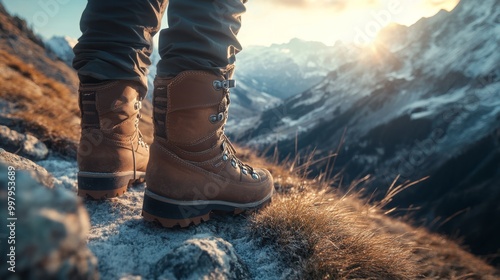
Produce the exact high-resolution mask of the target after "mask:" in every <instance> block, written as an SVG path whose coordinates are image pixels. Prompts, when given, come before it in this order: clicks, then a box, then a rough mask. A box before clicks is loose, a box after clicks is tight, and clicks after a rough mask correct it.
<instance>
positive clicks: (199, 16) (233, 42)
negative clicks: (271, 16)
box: [157, 0, 245, 77]
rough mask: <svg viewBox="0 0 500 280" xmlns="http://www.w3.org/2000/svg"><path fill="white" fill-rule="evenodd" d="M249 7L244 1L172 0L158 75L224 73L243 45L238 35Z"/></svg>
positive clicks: (161, 44)
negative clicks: (191, 71)
mask: <svg viewBox="0 0 500 280" xmlns="http://www.w3.org/2000/svg"><path fill="white" fill-rule="evenodd" d="M244 12H245V6H244V5H243V3H242V1H241V0H225V1H221V0H216V1H192V0H171V1H170V4H169V7H168V11H167V17H168V25H169V28H167V29H164V30H162V31H161V32H160V48H159V51H160V56H161V61H160V62H159V63H158V70H157V71H158V72H157V73H158V74H157V75H158V76H160V77H173V76H175V75H177V74H178V73H180V72H182V71H185V70H208V71H211V72H214V73H220V72H219V69H225V68H226V67H227V65H231V64H233V63H234V61H235V55H236V53H238V52H239V51H240V50H241V49H242V48H241V45H240V43H239V42H238V39H237V38H236V35H237V34H238V31H239V30H240V27H241V15H242V14H243V13H244Z"/></svg>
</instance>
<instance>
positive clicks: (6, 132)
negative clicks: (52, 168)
mask: <svg viewBox="0 0 500 280" xmlns="http://www.w3.org/2000/svg"><path fill="white" fill-rule="evenodd" d="M0 146H2V147H3V148H4V149H6V150H7V151H9V152H12V153H16V154H19V155H21V156H24V157H27V158H29V159H31V160H42V159H45V158H47V156H48V154H49V149H47V146H45V144H44V143H42V142H41V141H40V140H38V139H37V138H36V137H34V136H33V135H30V134H22V133H19V132H17V131H15V130H11V129H10V128H8V127H6V126H3V125H0Z"/></svg>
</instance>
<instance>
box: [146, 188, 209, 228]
mask: <svg viewBox="0 0 500 280" xmlns="http://www.w3.org/2000/svg"><path fill="white" fill-rule="evenodd" d="M153 196H157V195H155V194H152V193H151V192H149V191H148V190H146V192H145V193H144V203H143V208H142V216H143V217H144V219H145V220H146V221H148V222H155V221H156V222H159V223H160V224H161V225H162V226H163V227H166V228H173V227H175V226H180V227H181V228H185V227H188V226H190V225H191V224H194V225H198V224H200V223H201V222H202V221H208V220H209V219H210V212H211V211H212V207H210V205H209V204H197V205H182V204H180V201H179V204H178V203H176V202H175V200H171V201H170V200H169V201H166V200H167V199H162V200H159V199H155V198H154V197H153Z"/></svg>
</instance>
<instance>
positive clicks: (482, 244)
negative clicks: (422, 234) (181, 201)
mask: <svg viewBox="0 0 500 280" xmlns="http://www.w3.org/2000/svg"><path fill="white" fill-rule="evenodd" d="M499 10H500V9H499V5H498V1H496V0H487V1H481V3H480V4H478V3H477V2H476V1H470V0H462V1H461V2H460V3H459V5H458V6H457V7H456V8H455V9H454V10H453V11H451V12H449V13H448V12H445V11H441V12H439V13H438V14H436V15H435V16H434V17H431V18H428V19H422V20H420V21H419V22H417V23H416V24H414V25H413V26H410V27H408V28H405V27H402V26H397V25H393V26H390V27H389V29H387V30H385V31H383V32H382V33H381V35H380V37H379V38H378V40H377V42H376V45H373V46H371V47H367V48H366V49H365V50H364V53H363V55H362V56H361V57H360V59H359V60H357V61H355V62H351V63H347V64H344V65H342V66H340V67H339V68H338V69H337V70H335V71H333V72H331V73H330V74H329V76H328V77H327V78H326V79H324V80H323V81H322V82H320V83H319V84H318V85H316V86H314V87H313V88H312V89H310V90H307V91H305V92H303V93H301V94H299V95H297V96H294V97H291V98H289V99H287V100H286V101H285V102H284V103H283V104H282V105H281V106H279V107H277V108H274V109H272V110H268V111H265V112H263V114H262V118H261V119H260V120H259V121H257V122H256V125H255V127H254V128H253V129H250V130H248V131H247V132H246V133H245V134H244V135H245V138H244V139H247V141H248V143H250V144H251V145H254V146H256V147H268V146H269V145H274V144H276V145H277V146H278V148H279V151H280V154H281V155H282V157H286V156H287V155H289V154H291V155H292V156H293V155H294V154H295V151H296V150H298V151H299V152H300V153H301V154H302V155H304V154H306V153H308V151H312V150H314V151H315V154H316V155H317V157H323V156H325V154H327V153H329V152H330V151H334V150H336V147H337V145H338V143H339V142H341V141H343V143H344V145H343V147H342V149H341V150H340V155H339V156H338V157H337V158H336V166H337V168H336V169H335V170H334V171H331V170H327V172H330V173H332V172H333V174H335V172H337V171H340V168H338V167H339V166H340V167H341V168H342V170H344V173H343V174H344V180H345V181H347V182H349V181H352V180H354V179H355V178H361V177H364V176H365V175H367V174H373V175H374V176H375V180H373V181H372V182H371V184H369V185H368V186H367V188H368V192H373V191H374V190H375V189H378V190H379V192H380V193H381V194H383V193H385V192H384V190H385V189H386V188H387V187H388V186H389V185H390V183H391V182H392V180H393V179H394V178H396V176H398V175H400V177H399V178H400V181H405V180H418V179H420V178H422V177H425V176H428V175H430V176H431V177H430V179H429V180H427V181H424V182H423V183H421V184H419V186H418V187H415V188H413V189H410V190H408V191H405V192H404V193H403V194H401V195H400V196H399V197H398V198H397V199H395V200H394V202H393V203H392V204H390V205H389V206H391V207H392V206H399V207H401V208H411V207H412V206H419V207H421V209H420V210H418V211H415V212H414V213H412V214H413V215H414V216H415V219H416V220H417V221H418V222H419V223H423V224H426V225H428V226H429V227H431V228H432V229H434V230H437V231H441V232H445V233H448V234H450V235H459V236H463V237H464V238H465V240H466V244H468V245H469V246H471V249H472V250H473V251H474V252H476V253H480V254H495V253H497V250H499V249H500V241H499V240H498V238H497V236H498V235H499V234H500V224H499V223H498V221H492V220H491V217H495V216H496V217H498V216H500V209H498V207H497V206H496V205H497V201H498V200H499V199H500V191H499V190H498V188H497V186H498V185H500V181H499V175H500V174H499V172H500V167H499V162H500V160H499V158H500V155H499V147H500V141H499V138H500V132H499V131H500V125H499V123H500V122H499V121H500V101H499V100H500V72H499V69H500V68H499V65H500V52H498V46H499V45H500V25H499V22H498V19H499V18H500V14H499V13H500V11H499ZM344 129H346V133H345V134H344ZM314 167H315V168H316V170H317V172H319V170H324V169H329V168H331V165H330V162H329V161H321V162H319V163H317V164H316V165H315V166H314ZM380 190H381V191H380ZM379 197H380V196H379ZM448 218H449V219H448ZM479 236H480V238H479Z"/></svg>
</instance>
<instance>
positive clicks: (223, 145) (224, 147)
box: [222, 142, 226, 151]
mask: <svg viewBox="0 0 500 280" xmlns="http://www.w3.org/2000/svg"><path fill="white" fill-rule="evenodd" d="M222 150H223V151H225V150H226V142H222Z"/></svg>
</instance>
